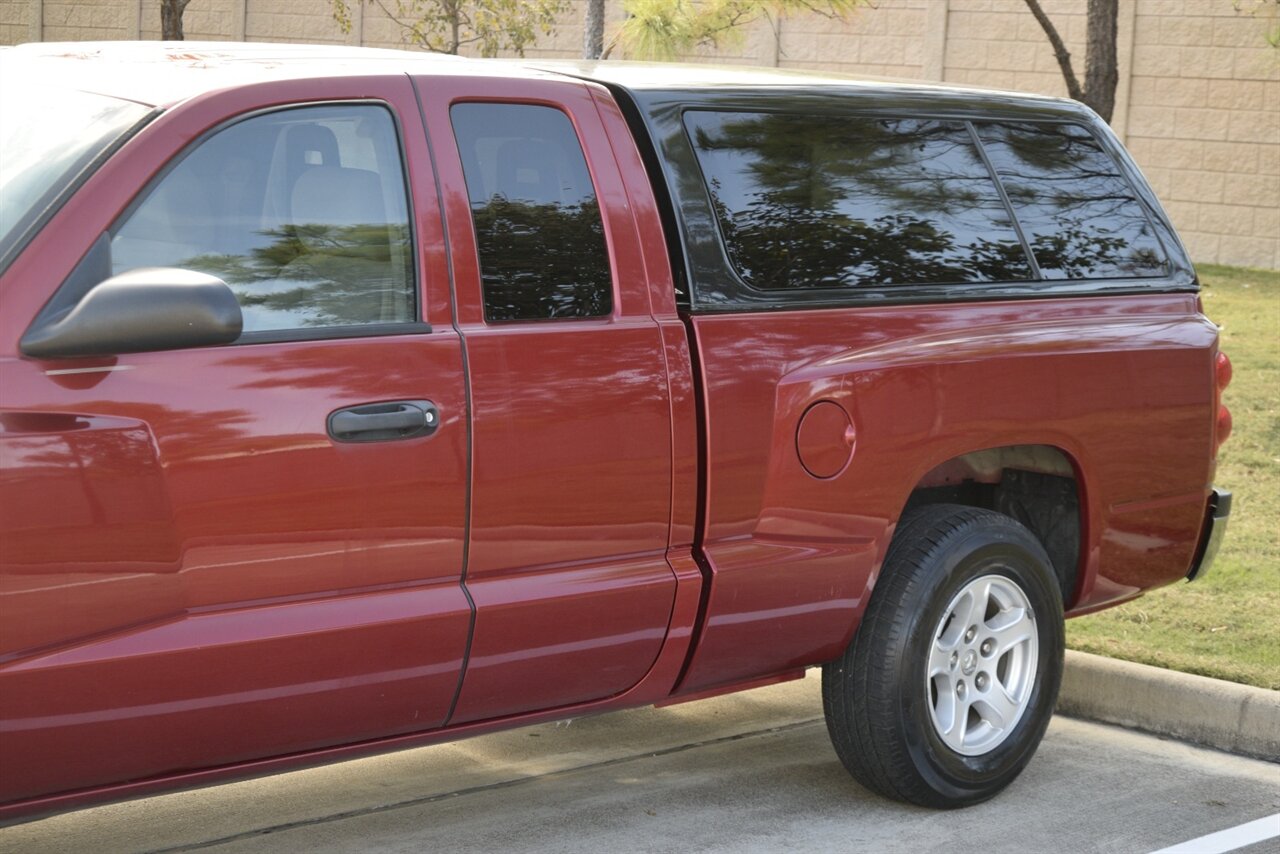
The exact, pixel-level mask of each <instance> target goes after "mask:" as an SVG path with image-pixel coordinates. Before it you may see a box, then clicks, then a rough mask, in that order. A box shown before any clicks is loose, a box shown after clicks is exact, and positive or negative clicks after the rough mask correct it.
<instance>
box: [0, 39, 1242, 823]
mask: <svg viewBox="0 0 1280 854" xmlns="http://www.w3.org/2000/svg"><path fill="white" fill-rule="evenodd" d="M286 65H287V63H286ZM356 65H359V63H356ZM480 68H481V66H478V65H476V64H474V63H467V62H462V61H459V62H458V63H451V62H447V61H438V62H434V63H433V64H431V65H430V67H428V66H427V65H415V66H414V67H413V69H412V70H411V71H410V74H409V76H405V75H404V74H399V73H388V70H387V66H386V65H378V66H377V69H378V73H369V69H368V68H366V69H365V70H364V71H363V72H361V73H359V74H357V75H356V76H352V77H346V76H341V77H339V76H328V75H325V74H322V75H319V76H307V75H305V74H300V73H299V74H298V75H297V77H296V79H294V74H293V73H286V72H280V73H282V74H285V76H286V77H288V78H289V79H283V80H279V81H275V82H260V81H262V80H263V79H266V77H267V76H268V75H270V74H274V73H276V71H275V70H274V66H270V67H264V68H260V69H257V70H256V71H255V70H253V69H247V70H246V71H245V73H244V74H243V75H242V76H243V78H244V79H245V80H248V81H250V82H248V83H244V82H234V81H230V82H229V81H223V83H222V84H220V85H218V86H216V87H212V88H213V89H214V90H216V91H210V92H208V93H207V94H196V95H194V97H191V98H190V99H188V100H185V101H182V102H181V103H178V104H177V105H176V106H173V107H172V109H170V110H169V111H168V112H166V113H165V114H164V115H163V116H161V117H160V118H158V119H156V120H155V121H154V122H153V123H152V124H151V126H150V127H148V128H147V129H146V131H145V132H143V133H141V134H140V135H139V136H137V137H136V138H135V139H133V140H132V141H130V142H129V143H128V144H127V145H125V146H124V148H123V149H122V150H121V151H120V152H119V153H118V154H117V155H116V156H114V157H113V158H112V159H111V160H110V161H109V162H107V163H106V164H105V165H104V166H103V167H102V168H101V169H99V170H98V172H97V173H95V174H94V175H93V176H92V177H91V178H90V179H89V180H88V181H87V182H86V183H85V185H84V187H83V188H82V189H81V190H80V192H79V193H77V195H75V196H74V197H73V198H72V199H71V200H70V202H68V203H67V204H66V205H65V206H64V207H63V208H62V210H61V211H59V213H58V214H57V215H56V216H55V217H54V218H53V220H52V221H51V222H50V223H49V224H48V226H47V227H46V228H45V229H44V230H43V231H42V232H41V233H40V234H39V235H38V236H37V237H36V238H35V239H34V240H33V242H32V243H31V244H30V245H29V246H28V247H27V249H26V250H25V251H24V253H23V254H22V255H21V256H20V257H19V258H18V259H17V260H16V261H15V263H14V264H13V265H12V266H11V267H10V268H9V270H8V271H6V273H5V274H4V277H3V279H0V298H2V299H3V301H4V305H5V311H4V312H3V313H0V394H3V406H2V407H0V512H2V513H3V521H4V525H5V541H4V550H3V553H2V554H0V613H2V614H3V615H4V619H3V620H0V767H3V768H4V769H6V773H2V774H0V802H4V805H2V806H0V820H5V819H8V818H12V817H15V816H21V815H30V814H35V813H39V812H43V811H51V810H58V809H65V808H68V807H71V806H75V805H78V804H83V803H89V802H93V801H95V800H104V799H115V798H122V797H128V796H134V795H138V794H142V793H146V792H151V791H157V790H160V789H163V788H169V787H173V786H182V785H196V784H201V783H208V782H212V781H214V780H218V779H228V778H233V777H242V776H247V775H253V774H264V773H273V772H276V771H280V770H285V769H287V768H291V767H298V766H301V765H306V764H314V763H316V762H321V761H332V760H335V759H341V758H347V757H353V756H358V755H364V754H367V753H373V752H379V751H383V750H390V749H396V748H401V747H408V746H413V745H418V744H425V743H430V742H433V741H440V740H445V739H451V738H460V737H464V736H467V735H471V734H475V733H480V732H487V731H490V730H493V729H497V728H501V727H506V726H512V725H519V724H523V723H532V722H536V721H543V720H551V719H555V718H561V717H570V716H578V715H583V714H591V713H595V712H600V711H606V710H609V709H615V708H622V707H626V706H634V705H643V704H649V703H659V702H671V701H682V700H687V699H693V698H696V697H698V696H703V695H707V694H710V693H719V692H722V691H725V690H736V689H739V688H742V687H749V686H751V685H753V684H764V683H765V682H768V681H776V680H778V679H783V678H790V677H792V676H794V675H796V674H797V673H799V672H802V670H803V668H805V667H807V666H810V665H814V664H819V663H822V662H824V661H827V660H830V659H832V658H834V657H836V656H837V655H838V654H840V653H841V652H842V651H843V649H844V648H845V646H846V645H847V643H848V641H849V639H850V637H851V636H852V633H853V632H854V630H855V628H856V626H857V621H858V618H859V616H860V614H861V612H862V609H863V608H864V607H865V606H866V603H867V601H868V597H869V595H870V593H871V591H872V588H873V586H874V583H875V580H876V573H877V572H878V568H879V565H880V562H881V560H882V559H883V556H884V552H885V549H886V548H887V545H888V541H889V538H890V536H891V535H892V533H893V529H894V526H895V524H896V522H897V520H898V518H899V516H900V515H901V513H902V510H903V507H904V505H905V504H906V501H907V499H908V496H909V495H910V494H911V492H912V490H913V489H914V488H916V486H917V485H919V484H920V483H922V480H923V479H925V478H926V477H927V476H929V474H930V473H931V472H935V473H936V472H938V471H946V470H947V469H946V467H947V465H948V463H949V462H950V461H953V460H955V459H956V458H957V457H960V456H962V455H965V454H968V453H971V452H973V451H977V450H982V449H986V448H996V447H1006V446H1016V445H1045V446H1050V447H1053V448H1057V449H1059V450H1060V451H1061V453H1062V454H1063V455H1064V456H1065V458H1066V459H1068V460H1070V462H1071V465H1072V467H1073V468H1074V470H1075V473H1076V478H1077V481H1078V487H1079V492H1080V501H1081V508H1082V528H1083V542H1082V544H1081V545H1082V547H1081V558H1080V560H1081V573H1080V580H1079V584H1078V591H1079V593H1078V596H1077V597H1076V601H1075V602H1074V611H1075V613H1083V612H1086V611H1089V610H1096V609H1098V608H1101V607H1105V606H1106V605H1108V604H1111V603H1114V602H1116V601H1120V600H1123V599H1126V598H1132V597H1133V596H1136V595H1138V594H1139V593H1140V592H1141V591H1142V590H1144V589H1147V588H1150V587H1152V586H1156V585H1159V584H1164V583H1168V582H1170V581H1173V580H1175V579H1177V578H1181V577H1183V575H1184V574H1185V573H1186V570H1187V566H1188V564H1189V562H1190V561H1191V559H1192V554H1193V552H1194V550H1195V548H1196V543H1197V540H1198V536H1199V529H1200V526H1201V523H1202V520H1203V517H1204V508H1205V500H1206V497H1207V494H1208V490H1209V484H1210V480H1211V477H1212V468H1213V452H1214V449H1215V447H1216V443H1217V442H1221V441H1222V440H1223V439H1224V438H1225V433H1226V432H1227V431H1229V416H1228V421H1227V426H1226V427H1225V428H1224V426H1223V424H1222V421H1221V417H1220V416H1219V417H1218V420H1217V421H1216V422H1215V419H1214V415H1213V414H1214V413H1216V412H1218V411H1220V410H1219V406H1220V401H1219V395H1220V392H1221V389H1222V388H1223V387H1225V385H1226V382H1227V381H1229V377H1230V364H1229V362H1226V361H1225V356H1222V355H1221V354H1219V353H1218V352H1217V349H1216V341H1217V336H1216V331H1215V329H1214V328H1213V327H1212V325H1211V324H1210V323H1208V321H1207V320H1206V319H1205V318H1204V317H1203V315H1202V314H1201V313H1200V311H1199V307H1198V303H1197V301H1196V299H1195V297H1194V296H1178V295H1151V296H1110V297H1077V298H1071V299H1051V300H1036V301H1025V302H1016V303H1014V302H1009V303H996V302H991V303H980V304H973V303H970V304H953V305H928V306H910V307H906V306H899V307H874V308H873V307H868V308H856V309H853V308H850V309H824V310H820V311H818V310H810V311H786V312H758V313H752V314H740V315H732V314H720V315H715V314H707V315H698V316H693V317H682V316H681V315H680V313H679V312H678V310H677V305H676V299H675V292H674V282H673V277H672V267H671V259H669V257H668V246H667V242H666V240H665V239H664V235H663V233H662V223H661V218H660V216H659V208H658V204H657V202H656V200H655V196H654V192H653V189H652V187H651V186H650V184H649V178H648V175H647V174H646V172H645V169H644V167H643V164H642V161H641V157H640V154H639V152H638V150H637V146H636V143H635V140H634V139H633V138H632V136H631V132H630V130H629V129H628V126H627V124H626V122H625V121H624V119H623V116H622V114H621V112H620V111H619V108H618V106H617V104H616V103H615V102H614V100H613V98H612V97H611V96H610V95H609V94H608V92H607V91H606V90H605V89H604V88H602V87H600V86H597V85H595V84H590V83H584V82H581V81H577V80H572V79H569V78H567V77H563V76H560V75H556V74H550V73H547V74H543V73H538V72H530V71H527V70H526V71H521V70H518V69H516V68H514V67H510V66H490V67H487V68H484V70H483V71H481V70H478V69H480ZM113 73H119V74H123V73H124V72H121V71H120V70H119V69H116V71H115V72H113ZM344 73H345V72H344ZM219 79H221V78H219ZM119 85H124V84H119V83H116V82H112V81H104V86H105V87H107V88H112V87H115V86H119ZM369 99H373V100H377V101H379V102H382V103H385V104H387V105H388V106H389V107H390V108H391V109H392V110H393V111H394V113H395V114H396V116H397V118H398V121H399V126H400V130H401V136H402V143H403V146H404V152H405V158H406V165H407V168H408V170H409V173H410V179H411V199H412V203H413V216H414V224H415V231H416V233H415V238H416V244H417V247H416V249H417V255H418V271H419V296H420V302H421V304H422V306H423V316H422V320H423V321H424V322H425V323H426V324H428V325H429V331H427V329H426V327H423V329H422V331H417V332H413V333H411V334H403V335H395V336H387V337H371V338H350V339H343V340H328V341H309V342H307V341H302V342H278V343H273V344H256V345H244V346H229V347H224V348H206V349H193V350H184V351H175V352H169V353H151V354H139V355H131V356H120V357H118V358H114V359H96V360H75V361H60V362H51V361H45V362H41V361H34V360H31V359H28V358H24V357H22V356H21V355H20V354H19V352H18V346H17V342H18V339H19V337H20V336H21V335H22V333H23V331H24V330H25V329H26V327H27V325H28V324H29V323H30V322H31V319H32V318H33V317H34V316H35V314H36V313H37V312H38V311H39V309H40V307H41V306H42V305H43V304H44V303H45V301H47V300H48V299H49V297H50V296H51V295H52V294H53V292H54V290H55V288H56V287H57V285H58V283H60V282H61V281H63V280H64V279H65V277H66V276H67V274H68V273H69V272H70V271H71V269H72V267H73V266H74V264H75V263H76V261H77V260H78V259H79V257H80V256H81V255H82V254H83V253H84V251H85V250H86V249H87V248H88V247H89V246H90V244H91V243H92V242H93V241H94V240H95V239H96V238H97V237H98V235H100V234H101V233H102V232H103V231H104V230H105V229H107V228H108V227H109V226H110V224H111V223H112V221H113V220H114V219H115V218H116V217H117V215H118V214H119V213H120V212H121V211H122V210H124V209H125V207H126V206H127V205H128V203H129V201H130V200H131V198H132V197H133V195H134V194H135V193H136V192H137V191H138V189H139V188H141V187H142V186H143V185H144V184H145V183H146V181H147V180H148V179H149V178H150V176H152V175H153V174H154V173H155V172H156V171H157V170H159V169H161V168H163V165H164V164H165V163H166V162H168V161H169V160H170V159H171V158H172V157H173V156H174V155H175V154H177V153H178V152H179V151H180V150H182V148H183V147H184V146H185V145H187V144H188V143H190V142H191V141H192V140H195V139H197V138H198V137H199V136H200V135H201V134H202V133H204V132H206V131H207V130H209V129H210V128H212V127H215V126H217V125H218V124H219V123H221V122H223V121H226V120H228V119H231V118H233V117H236V116H242V115H245V114H248V113H251V112H253V111H257V110H261V109H265V108H270V107H275V106H284V105H291V104H297V103H307V102H315V101H332V100H369ZM474 100H489V101H502V102H514V103H534V104H543V105H547V106H551V107H554V108H556V109H559V110H561V111H563V112H564V113H565V114H566V115H567V116H569V118H570V119H571V121H572V123H573V125H574V127H575V129H576V130H577V132H578V134H579V137H580V140H581V142H582V145H583V149H584V153H585V156H586V160H587V163H588V166H589V169H590V173H591V177H592V181H593V183H594V185H595V189H596V191H597V194H598V197H599V200H600V205H601V211H602V215H603V219H604V225H605V231H606V238H607V245H608V251H609V255H610V261H611V263H612V268H613V277H614V279H613V287H614V294H613V296H614V309H613V312H612V314H611V315H610V316H608V317H605V318H600V319H593V320H576V321H558V322H545V323H522V324H507V325H490V324H486V323H485V322H484V318H483V311H482V301H481V291H480V278H479V266H478V259H477V254H476V241H475V237H474V232H473V228H472V221H471V211H470V205H469V201H468V196H467V192H466V186H465V182H464V180H463V173H462V168H461V164H460V162H459V157H458V153H457V149H456V144H455V142H454V137H453V133H452V127H451V125H450V121H449V107H450V105H452V104H454V103H457V102H460V101H474ZM1224 365H1225V367H1224ZM68 370H69V371H76V372H77V373H66V371H68ZM79 371H83V372H79ZM1224 375H1225V377H1226V378H1225V379H1224ZM1211 376H1212V377H1215V378H1216V382H1217V388H1216V389H1215V388H1214V384H1213V383H1212V382H1211V381H1209V380H1208V379H1207V378H1209V377H1211ZM1188 377H1204V378H1206V381H1205V382H1204V383H1203V384H1202V385H1198V384H1195V383H1189V382H1188V381H1187V378H1188ZM424 398H425V399H430V400H432V401H433V402H435V403H436V405H437V406H438V408H439V410H440V413H441V416H442V421H441V425H440V427H439V429H438V430H437V432H436V433H435V434H434V435H432V436H430V437H428V438H424V439H415V440H410V441H405V442H392V443H386V444H379V443H373V444H368V445H343V444H337V443H334V442H332V441H331V440H329V438H328V437H327V435H326V433H325V418H326V416H327V414H328V413H329V412H331V411H333V410H334V409H337V408H340V407H345V406H352V405H356V404H360V403H366V402H371V401H379V400H402V399H424ZM700 411H701V417H700V415H699V413H700ZM1221 411H1222V412H1225V408H1223V409H1221ZM806 412H809V413H810V414H811V417H812V418H811V419H804V421H803V423H802V418H803V416H804V413H806ZM815 412H816V415H814V413H815ZM855 431H856V432H855ZM802 461H803V463H802ZM806 465H808V469H809V470H806ZM9 769H18V770H17V772H16V773H14V772H13V771H10V770H9ZM121 781H129V782H121Z"/></svg>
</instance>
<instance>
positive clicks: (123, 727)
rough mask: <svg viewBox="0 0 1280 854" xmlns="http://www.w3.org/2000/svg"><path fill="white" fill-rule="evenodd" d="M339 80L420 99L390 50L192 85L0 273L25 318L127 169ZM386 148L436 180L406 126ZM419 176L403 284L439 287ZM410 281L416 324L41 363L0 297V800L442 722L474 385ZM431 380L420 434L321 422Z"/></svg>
mask: <svg viewBox="0 0 1280 854" xmlns="http://www.w3.org/2000/svg"><path fill="white" fill-rule="evenodd" d="M334 98H359V99H365V98H377V99H379V100H381V101H384V102H386V103H388V104H390V105H391V106H392V107H393V108H394V109H395V110H396V111H397V113H398V114H399V115H400V118H401V123H402V124H407V125H408V127H409V128H411V129H412V128H414V127H415V126H420V125H419V122H418V116H417V105H416V101H415V99H414V95H413V90H412V87H411V86H410V84H409V82H408V80H407V79H405V78H404V77H393V78H385V79H383V78H371V79H366V80H360V81H352V80H316V81H309V82H305V83H300V82H296V81H291V82H289V83H285V84H278V85H271V86H258V87H249V88H247V89H238V90H232V91H230V92H223V93H216V94H213V95H210V96H205V97H202V98H197V99H195V101H193V102H192V103H190V104H187V105H185V106H184V107H182V108H179V109H175V110H174V111H173V112H171V113H169V114H167V115H165V116H164V117H162V118H161V119H159V120H157V121H156V122H155V124H154V125H153V126H152V127H151V128H150V129H149V130H148V132H147V133H145V134H143V135H140V136H139V137H137V138H136V139H135V140H134V141H133V142H131V143H130V144H129V145H127V146H126V147H125V149H123V150H122V151H121V152H120V154H119V155H118V156H117V157H116V158H113V159H112V161H111V162H110V163H109V164H107V166H106V167H104V168H103V169H102V170H101V171H100V172H99V173H98V174H97V175H96V176H95V177H94V178H93V179H91V181H90V182H89V183H88V184H87V185H86V187H85V188H84V194H85V195H83V196H81V195H77V196H76V197H74V198H73V200H72V201H71V202H70V203H69V204H68V205H67V206H66V207H65V208H64V209H63V210H62V211H61V212H60V213H59V215H58V216H57V217H56V218H55V220H54V221H53V222H51V223H50V226H49V228H48V229H46V230H45V231H43V232H42V233H41V234H40V235H39V236H38V237H37V239H36V240H35V241H34V242H33V243H32V245H31V246H30V247H29V250H28V252H26V253H24V255H23V256H22V257H21V258H19V259H18V261H17V262H16V263H15V264H14V265H13V267H12V268H11V269H10V270H9V271H8V272H7V273H6V275H5V279H4V298H5V303H6V308H7V307H8V306H13V307H14V312H25V320H26V321H27V322H29V321H30V318H31V316H33V315H34V313H35V310H36V309H37V308H38V307H39V305H40V304H41V303H42V302H43V301H44V300H45V299H48V297H49V296H50V295H51V293H52V289H53V288H54V287H55V286H56V285H57V283H58V282H60V281H61V280H62V279H63V278H64V277H65V276H66V275H67V273H69V272H70V268H71V266H72V265H73V264H74V263H75V262H76V260H77V259H78V257H79V256H80V254H81V253H83V251H84V250H86V249H87V248H88V246H89V245H90V243H91V242H92V241H93V240H94V239H95V238H96V237H97V236H98V235H99V234H101V233H102V231H103V230H104V229H106V227H107V226H108V225H109V224H110V222H111V220H112V218H113V217H114V215H115V214H116V213H117V212H118V211H120V210H122V209H123V208H124V206H125V205H126V204H127V203H128V201H129V199H130V197H131V196H132V195H133V193H134V192H136V191H137V190H138V189H139V188H140V187H141V186H142V185H143V184H144V183H145V181H146V179H147V177H148V176H149V175H150V174H151V173H153V172H154V171H155V170H156V169H157V168H158V167H160V166H161V165H163V164H164V163H165V162H166V161H167V160H168V158H169V157H170V156H171V155H172V154H174V153H176V152H177V151H178V150H179V149H181V148H182V146H183V145H185V144H186V143H187V142H188V141H190V140H191V139H193V138H195V137H197V136H198V135H199V134H200V133H201V132H203V131H204V130H206V129H207V128H209V127H212V126H214V125H216V124H218V123H219V122H221V121H223V120H224V119H226V118H228V117H230V116H234V115H237V114H242V113H244V112H247V111H251V110H256V109H261V108H264V107H268V106H271V105H275V104H282V103H298V102H306V101H309V100H332V99H334ZM406 117H407V121H406ZM405 150H406V155H407V159H408V166H409V169H410V171H411V174H412V175H413V176H414V179H415V187H419V186H420V187H421V188H423V189H424V190H429V188H430V187H431V186H432V183H433V182H432V178H431V167H430V160H429V157H428V156H427V154H426V146H425V140H423V138H422V137H421V134H420V133H419V134H417V135H410V136H406V139H405ZM82 198H92V199H93V200H94V201H93V202H83V201H81V199H82ZM414 203H415V209H416V210H417V212H418V213H419V216H418V221H417V228H418V238H419V241H420V242H421V243H422V244H423V245H424V252H423V256H424V260H423V264H422V267H423V271H424V273H425V275H424V276H423V277H422V284H423V287H424V288H434V287H440V286H441V285H442V283H444V282H447V277H440V276H439V272H440V269H441V267H442V266H443V263H442V262H443V261H444V256H443V241H442V238H441V232H440V221H439V215H438V206H437V205H436V202H435V198H434V193H430V192H426V191H424V192H415V194H414ZM54 240H56V242H57V244H58V245H57V248H56V250H55V248H54V247H53V246H49V245H46V244H48V243H49V242H50V241H54ZM36 260H38V261H40V262H41V263H36ZM433 276H434V277H433ZM423 302H424V304H425V305H427V306H428V309H427V319H428V320H431V321H433V322H435V323H437V324H438V325H437V326H436V328H435V330H434V331H432V332H431V333H423V334H413V335H404V336H393V337H384V338H367V339H347V340H332V341H316V342H291V343H276V344H258V345H247V346H242V347H229V348H213V349H195V350H185V351H175V352H169V353H149V354H137V355H130V356H121V357H119V358H117V359H107V360H102V359H97V360H75V361H47V362H40V361H33V360H29V359H21V358H14V354H16V344H15V342H16V338H17V336H18V335H19V334H20V333H21V325H22V324H21V322H20V321H19V320H15V314H14V313H10V312H9V311H6V312H5V317H4V321H3V328H4V333H3V340H4V341H5V342H7V344H6V348H7V349H6V351H5V352H6V354H8V355H7V356H6V358H5V359H4V361H3V362H0V388H3V389H4V405H5V410H6V411H5V415H4V420H3V425H2V426H3V428H4V432H3V434H0V447H3V452H2V454H3V455H2V456H0V492H2V493H3V494H4V495H5V496H7V498H6V502H7V504H6V506H5V507H4V509H5V511H6V512H5V526H6V548H5V554H4V566H3V581H4V586H3V588H0V597H2V598H0V611H3V613H4V614H5V617H6V618H5V620H3V625H4V630H3V635H0V638H2V640H3V646H2V647H0V756H3V757H4V759H3V763H2V764H3V765H4V767H5V768H6V769H21V770H20V772H19V773H6V774H3V775H0V800H3V801H11V800H14V799H18V798H27V797H32V796H37V795H41V794H44V793H47V792H52V791H58V790H60V789H67V788H73V787H84V786H93V785H99V784H105V783H111V782H115V781H118V780H120V779H128V778H138V777H146V776H150V775H154V774H159V773H164V772H170V771H175V770H179V769H183V768H189V767H197V766H202V765H216V764H225V763H232V762H239V761H244V760H247V759H252V758H257V757H260V756H263V755H267V754H271V753H288V752H294V751H300V750H308V749H314V748H317V747H324V746H328V745H332V744H338V743H344V742H350V741H357V740H364V739H369V738H373V737H377V736H385V735H387V734H390V733H393V732H397V731H398V732H408V731H413V730H420V729H425V728H429V727H432V726H438V725H440V724H441V723H443V722H444V720H445V718H446V716H447V714H448V711H449V708H450V705H451V703H452V702H453V699H454V695H455V692H456V689H457V685H458V681H459V677H460V674H461V667H462V661H463V654H464V649H465V645H466V640H467V634H468V629H469V624H470V616H471V615H470V607H469V605H468V602H467V600H466V596H465V595H464V593H463V591H462V588H461V586H460V582H461V572H462V555H463V546H464V531H465V529H464V521H465V512H466V483H467V451H468V437H467V432H466V424H467V398H466V389H465V385H464V374H463V363H462V348H461V342H460V339H459V337H458V335H457V333H456V332H455V331H454V330H453V329H452V327H451V325H450V324H449V320H448V314H447V312H448V305H449V302H448V294H447V290H446V293H445V295H444V297H443V298H441V297H439V296H432V295H430V294H424V299H423ZM440 308H444V311H445V315H444V317H443V318H441V317H438V316H437V314H438V313H439V309H440ZM442 320H443V323H440V321H442ZM68 371H71V372H72V373H66V372H68ZM77 371H83V372H82V373H76V372H77ZM423 398H425V399H430V400H433V401H434V402H435V403H436V404H437V406H438V407H439V409H440V412H441V416H442V423H441V426H440V428H439V430H438V432H437V433H436V434H435V435H433V436H431V437H428V438H424V439H419V440H413V441H410V442H404V443H395V444H367V445H340V444H335V443H333V442H331V441H330V440H329V439H328V437H327V436H326V435H325V423H326V418H327V416H328V414H329V413H330V412H331V411H333V410H334V409H337V408H340V407H344V406H351V405H356V404H360V403H366V402H371V401H379V400H397V399H423ZM362 650H376V651H377V654H376V655H369V654H362V653H361V652H360V651H362ZM108 686H109V687H108ZM304 710H305V712H304Z"/></svg>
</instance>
